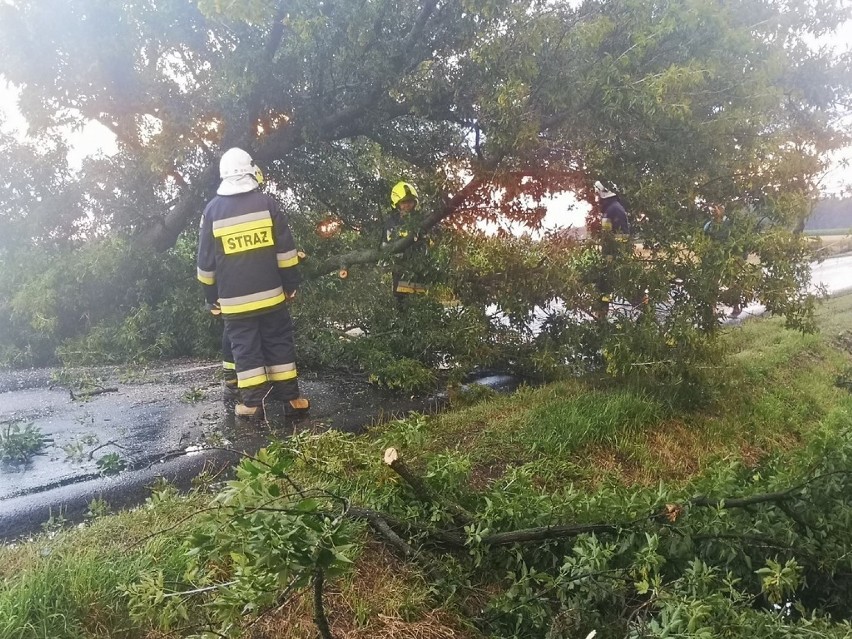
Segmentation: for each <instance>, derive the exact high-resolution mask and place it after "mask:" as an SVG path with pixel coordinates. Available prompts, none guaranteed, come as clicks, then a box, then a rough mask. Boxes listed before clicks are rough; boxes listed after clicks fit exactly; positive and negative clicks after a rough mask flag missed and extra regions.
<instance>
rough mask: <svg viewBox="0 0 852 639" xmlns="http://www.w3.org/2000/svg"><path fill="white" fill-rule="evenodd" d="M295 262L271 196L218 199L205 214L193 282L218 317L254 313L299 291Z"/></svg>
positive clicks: (257, 193) (257, 194)
mask: <svg viewBox="0 0 852 639" xmlns="http://www.w3.org/2000/svg"><path fill="white" fill-rule="evenodd" d="M298 263H299V257H298V255H297V252H296V245H295V243H294V241H293V236H292V234H291V233H290V228H289V226H288V224H287V217H286V215H284V214H283V213H282V212H281V210H280V209H279V208H278V204H277V202H276V201H275V200H274V199H273V198H271V197H270V196H268V195H266V194H264V193H261V192H260V191H257V190H254V191H249V192H248V193H238V194H236V195H224V196H223V195H219V196H216V197H215V198H213V199H212V200H211V201H210V203H209V204H208V205H207V207H206V208H205V209H204V215H203V216H202V218H201V231H200V234H199V241H198V280H199V281H200V282H201V283H202V284H204V285H205V286H204V288H205V297H206V298H207V301H208V302H214V301H218V302H219V305H220V306H221V309H222V314H223V315H230V316H232V317H233V316H239V315H247V314H258V313H262V312H267V311H269V310H271V309H274V308H276V307H278V306H280V305H281V304H283V303H284V301H285V300H286V293H287V292H292V291H294V290H296V288H298V286H299V283H300V277H299V273H298V269H297V268H296V266H297V264H298ZM211 298H212V299H211Z"/></svg>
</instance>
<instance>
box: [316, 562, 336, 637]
mask: <svg viewBox="0 0 852 639" xmlns="http://www.w3.org/2000/svg"><path fill="white" fill-rule="evenodd" d="M324 581H325V575H324V574H323V571H322V568H317V571H316V572H315V573H314V623H315V624H316V625H317V630H319V634H320V637H322V639H334V636H333V635H332V634H331V628H329V627H328V619H327V618H326V616H325V608H324V607H323V605H322V585H323V582H324Z"/></svg>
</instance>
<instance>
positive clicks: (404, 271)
mask: <svg viewBox="0 0 852 639" xmlns="http://www.w3.org/2000/svg"><path fill="white" fill-rule="evenodd" d="M418 204H419V199H418V197H417V189H415V188H414V186H413V185H411V184H409V183H408V182H397V183H396V184H395V185H394V187H393V189H391V206H392V207H393V211H392V212H391V214H390V215H389V216H388V217H387V218H386V219H385V236H384V240H383V242H382V245H383V246H384V245H387V244H389V243H391V242H394V241H395V240H398V239H400V238H404V237H408V235H409V233H417V229H414V228H412V224H413V221H412V213H413V212H414V211H415V210H416V209H417V205H418ZM414 241H415V242H419V241H420V238H418V237H416V236H415V239H414ZM417 246H418V249H416V250H415V251H411V250H409V251H408V253H409V259H408V260H407V263H406V264H405V265H404V266H403V265H402V264H401V263H399V262H398V261H397V262H396V264H395V266H394V268H393V271H392V277H393V280H392V281H393V284H392V287H393V288H392V290H393V295H394V297H395V298H396V300H397V305H398V306H400V308H402V306H403V304H404V301H405V299H407V298H408V297H409V296H411V295H422V294H424V293H427V292H428V288H427V287H426V285H424V284H422V283H420V282H417V281H415V280H416V279H417V275H416V273H415V271H416V270H417V269H416V267H415V268H412V260H411V259H410V257H411V253H413V252H417V253H423V252H424V251H425V248H421V247H425V244H423V243H421V244H418V245H417ZM418 257H419V256H418ZM416 261H417V259H415V260H414V262H416Z"/></svg>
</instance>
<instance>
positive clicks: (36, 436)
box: [0, 422, 45, 465]
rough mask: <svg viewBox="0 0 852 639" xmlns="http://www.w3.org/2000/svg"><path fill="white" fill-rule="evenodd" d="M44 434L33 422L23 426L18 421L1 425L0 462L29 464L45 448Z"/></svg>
mask: <svg viewBox="0 0 852 639" xmlns="http://www.w3.org/2000/svg"><path fill="white" fill-rule="evenodd" d="M44 441H45V439H44V435H43V434H42V432H41V430H39V429H38V428H37V427H35V426H33V425H32V424H27V425H26V426H24V427H23V428H21V425H20V423H18V422H6V423H5V424H2V425H0V463H4V464H13V465H18V464H27V463H28V462H29V461H30V460H31V459H32V458H33V456H34V455H37V454H38V453H39V452H40V451H41V450H42V449H43V448H44Z"/></svg>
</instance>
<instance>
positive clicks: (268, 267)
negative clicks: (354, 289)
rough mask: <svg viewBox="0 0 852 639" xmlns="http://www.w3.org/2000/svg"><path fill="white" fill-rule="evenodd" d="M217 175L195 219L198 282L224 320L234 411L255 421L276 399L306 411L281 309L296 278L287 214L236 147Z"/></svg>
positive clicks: (288, 323)
mask: <svg viewBox="0 0 852 639" xmlns="http://www.w3.org/2000/svg"><path fill="white" fill-rule="evenodd" d="M219 177H220V178H221V180H222V181H221V183H220V185H219V188H218V189H217V191H216V193H217V195H216V197H215V198H213V199H212V200H211V201H210V202H209V203H208V204H207V206H206V207H205V209H204V214H203V215H202V217H201V231H200V235H199V242H198V279H199V280H200V281H201V283H202V284H203V285H204V296H205V299H206V301H207V305H208V308H209V309H210V310H211V312H212V313H214V314H221V317H222V318H223V319H224V322H225V337H224V338H223V351H224V353H223V359H224V360H227V359H228V353H227V347H228V346H230V349H231V351H232V353H233V360H232V362H233V364H234V373H235V377H236V385H237V388H238V389H239V403H237V404H236V406H235V408H234V412H235V413H236V414H237V415H238V416H242V417H249V418H251V417H262V416H263V402H264V401H265V400H266V399H271V400H277V401H281V402H283V403H284V412H285V414H291V415H292V414H297V413H302V412H305V411H307V410H308V409H309V408H310V402H309V401H308V400H307V399H306V398H304V397H301V395H300V393H299V384H298V380H297V373H296V361H295V360H296V349H295V344H294V336H293V321H292V319H291V318H290V312H289V311H288V309H287V306H286V302H287V300H290V299H292V298H293V297H294V296H295V295H296V289H297V288H298V286H299V283H300V281H301V280H300V276H299V273H298V269H297V268H296V266H297V265H298V263H299V256H298V254H297V252H296V245H295V243H294V242H293V236H292V235H291V233H290V228H289V226H288V225H287V217H286V215H284V213H282V212H281V210H280V209H279V207H278V204H277V202H276V201H275V200H274V199H273V198H272V197H270V196H268V195H266V194H265V193H262V192H261V191H260V189H259V186H260V185H261V184H262V183H263V173H262V172H261V171H260V169H259V168H258V167H257V166H255V164H254V161H253V160H252V158H251V156H250V155H249V154H248V153H246V152H245V151H243V150H242V149H238V148H232V149H228V150H227V151H226V152H225V153H224V154H223V155H222V158H221V160H220V162H219ZM229 363H230V362H227V361H226V362H225V363H224V367H225V368H226V369H227V368H228V364H229ZM225 389H226V393H227V391H228V376H227V375H226V384H225Z"/></svg>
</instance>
